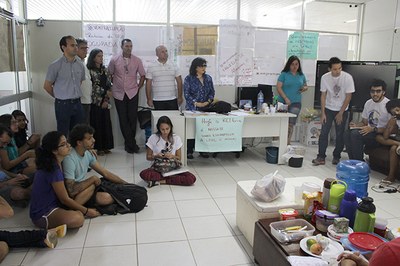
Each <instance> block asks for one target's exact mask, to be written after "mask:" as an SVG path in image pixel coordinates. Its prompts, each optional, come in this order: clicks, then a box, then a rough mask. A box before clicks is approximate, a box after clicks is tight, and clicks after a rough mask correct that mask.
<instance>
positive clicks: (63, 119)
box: [54, 98, 84, 137]
mask: <svg viewBox="0 0 400 266" xmlns="http://www.w3.org/2000/svg"><path fill="white" fill-rule="evenodd" d="M54 110H55V112H56V120H57V131H60V132H62V133H63V134H64V135H65V137H68V133H69V131H70V130H71V129H72V128H73V127H74V126H75V125H77V124H79V123H82V122H83V120H84V114H83V107H82V104H81V99H79V98H77V99H67V100H60V99H56V100H55V101H54Z"/></svg>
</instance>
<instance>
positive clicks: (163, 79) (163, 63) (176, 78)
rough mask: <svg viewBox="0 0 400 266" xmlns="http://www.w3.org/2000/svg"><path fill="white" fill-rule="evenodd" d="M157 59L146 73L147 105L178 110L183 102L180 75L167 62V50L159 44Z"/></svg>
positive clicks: (173, 65)
mask: <svg viewBox="0 0 400 266" xmlns="http://www.w3.org/2000/svg"><path fill="white" fill-rule="evenodd" d="M156 55H157V58H158V59H157V61H156V62H154V64H152V65H150V66H149V68H148V70H147V73H146V97H147V105H148V106H150V107H153V106H154V108H155V109H156V110H178V108H179V105H181V104H182V102H183V97H182V77H181V75H180V73H179V69H178V67H177V66H176V65H175V64H174V63H172V62H168V50H167V48H166V47H165V46H163V45H160V46H158V47H157V48H156Z"/></svg>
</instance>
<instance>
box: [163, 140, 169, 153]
mask: <svg viewBox="0 0 400 266" xmlns="http://www.w3.org/2000/svg"><path fill="white" fill-rule="evenodd" d="M167 152H169V143H168V141H167V142H165V149H163V150H161V153H167Z"/></svg>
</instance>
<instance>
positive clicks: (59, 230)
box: [49, 224, 67, 238]
mask: <svg viewBox="0 0 400 266" xmlns="http://www.w3.org/2000/svg"><path fill="white" fill-rule="evenodd" d="M49 231H52V232H56V234H57V237H59V238H61V237H64V236H65V235H66V234H67V225H66V224H63V225H59V226H57V227H55V228H52V229H49Z"/></svg>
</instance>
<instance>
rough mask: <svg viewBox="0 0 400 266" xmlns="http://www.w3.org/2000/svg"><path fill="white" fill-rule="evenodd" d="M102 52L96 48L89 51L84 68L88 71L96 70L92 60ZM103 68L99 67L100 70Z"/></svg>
mask: <svg viewBox="0 0 400 266" xmlns="http://www.w3.org/2000/svg"><path fill="white" fill-rule="evenodd" d="M102 52H103V51H102V50H101V49H98V48H94V49H93V50H92V51H90V54H89V57H88V60H87V63H86V67H87V68H88V69H90V70H92V69H97V67H96V63H95V62H94V58H95V57H96V55H97V54H99V53H102ZM102 66H103V64H101V65H100V69H101V67H102Z"/></svg>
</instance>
